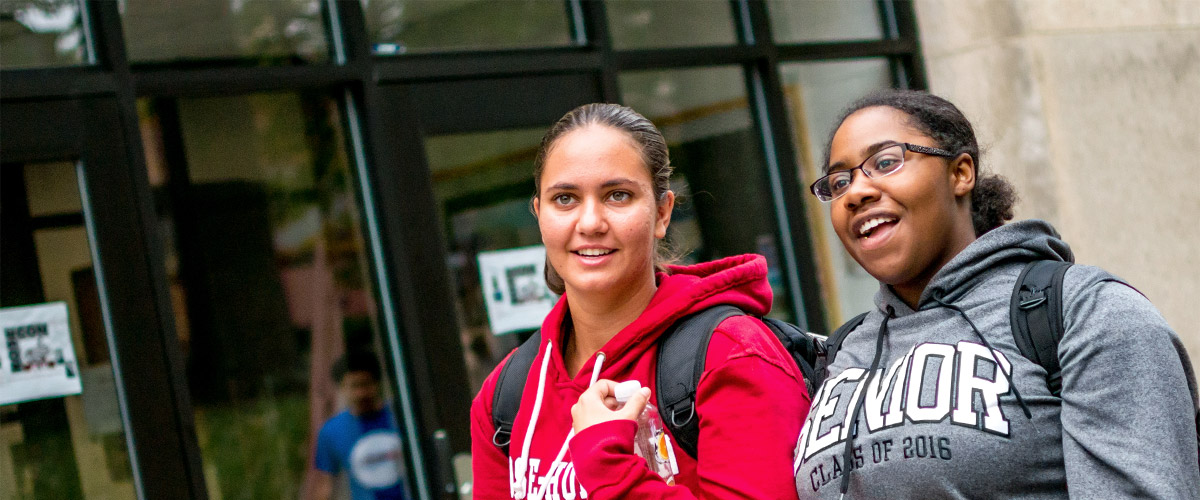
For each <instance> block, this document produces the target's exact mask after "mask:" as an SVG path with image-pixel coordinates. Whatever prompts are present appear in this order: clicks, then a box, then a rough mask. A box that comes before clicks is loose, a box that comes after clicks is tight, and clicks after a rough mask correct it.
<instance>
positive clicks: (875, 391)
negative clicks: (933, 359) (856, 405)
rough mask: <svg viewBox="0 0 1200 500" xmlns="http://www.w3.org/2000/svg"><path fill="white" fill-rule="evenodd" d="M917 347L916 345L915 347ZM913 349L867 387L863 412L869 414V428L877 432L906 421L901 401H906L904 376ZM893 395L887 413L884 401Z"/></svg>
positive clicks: (906, 372)
mask: <svg viewBox="0 0 1200 500" xmlns="http://www.w3.org/2000/svg"><path fill="white" fill-rule="evenodd" d="M914 349H915V347H914ZM912 354H913V349H909V350H908V354H905V355H904V356H903V357H901V358H900V359H897V360H896V361H895V362H893V363H892V366H891V368H889V369H888V371H887V375H886V376H884V377H876V378H875V380H874V381H872V382H871V387H868V388H867V399H866V400H865V401H864V403H863V413H865V414H866V415H867V429H868V430H869V431H870V432H875V431H877V430H879V429H883V428H887V427H891V426H893V425H898V424H900V423H901V422H903V421H904V413H903V411H902V410H901V407H900V405H901V403H903V402H904V392H903V391H904V378H905V376H906V375H907V374H908V362H909V360H910V359H912ZM889 394H890V395H891V404H889V405H888V411H887V413H886V414H885V413H883V402H884V400H885V399H887V397H888V395H889Z"/></svg>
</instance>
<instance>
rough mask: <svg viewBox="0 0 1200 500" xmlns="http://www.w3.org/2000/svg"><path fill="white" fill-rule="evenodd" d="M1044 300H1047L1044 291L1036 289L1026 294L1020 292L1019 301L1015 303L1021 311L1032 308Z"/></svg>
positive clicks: (1044, 301)
mask: <svg viewBox="0 0 1200 500" xmlns="http://www.w3.org/2000/svg"><path fill="white" fill-rule="evenodd" d="M1046 300H1047V299H1046V292H1045V291H1044V290H1038V291H1036V292H1032V293H1030V294H1028V295H1027V294H1024V293H1022V294H1021V302H1020V303H1019V304H1017V307H1018V308H1020V309H1021V310H1022V311H1028V310H1030V309H1033V308H1035V307H1037V306H1040V305H1042V304H1044V303H1046Z"/></svg>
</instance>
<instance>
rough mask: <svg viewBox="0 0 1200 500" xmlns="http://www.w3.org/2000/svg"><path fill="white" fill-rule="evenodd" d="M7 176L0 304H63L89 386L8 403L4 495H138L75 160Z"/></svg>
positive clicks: (16, 169) (79, 499)
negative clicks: (74, 392)
mask: <svg viewBox="0 0 1200 500" xmlns="http://www.w3.org/2000/svg"><path fill="white" fill-rule="evenodd" d="M0 176H2V177H3V179H2V180H0V185H3V190H4V197H3V199H0V204H3V208H2V209H0V213H3V214H4V223H3V224H2V225H0V231H2V235H0V245H3V251H2V252H0V256H2V257H0V258H2V259H3V262H2V263H0V268H3V273H2V274H0V287H2V288H3V293H2V294H0V295H2V297H3V298H2V299H0V307H3V308H9V307H18V306H29V305H36V304H42V303H46V302H60V301H61V302H63V303H65V304H66V310H67V314H68V325H69V332H70V343H71V345H72V347H73V348H74V355H75V360H76V362H77V366H78V377H79V381H80V382H81V385H82V388H83V392H82V393H81V394H78V395H69V396H65V397H51V398H46V399H40V400H33V401H23V402H17V403H13V404H5V405H0V498H4V499H10V498H11V499H36V500H90V499H114V500H118V499H132V498H135V492H134V485H133V474H132V470H131V467H130V461H129V455H128V448H127V446H126V440H125V428H124V424H123V423H122V421H121V412H120V406H119V403H118V401H117V391H116V384H115V377H114V375H113V369H112V362H111V361H110V359H111V358H110V353H109V348H108V340H107V336H106V332H105V327H104V321H103V318H102V316H101V312H100V295H99V293H100V292H99V289H98V288H97V286H96V277H95V269H94V268H93V266H92V256H91V247H90V245H89V242H88V235H87V231H86V229H85V228H84V215H83V213H82V203H81V199H80V191H79V183H78V182H79V180H78V176H77V175H76V164H74V163H70V162H63V163H46V164H26V165H22V164H11V163H5V164H4V165H2V166H0ZM10 355H11V353H8V352H6V353H5V356H6V357H8V356H10Z"/></svg>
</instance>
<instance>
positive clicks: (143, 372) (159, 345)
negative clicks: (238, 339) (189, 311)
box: [0, 98, 203, 500]
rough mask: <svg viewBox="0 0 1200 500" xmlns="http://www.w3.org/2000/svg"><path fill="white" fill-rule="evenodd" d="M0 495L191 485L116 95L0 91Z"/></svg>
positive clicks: (109, 493)
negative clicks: (19, 97) (44, 97)
mask: <svg viewBox="0 0 1200 500" xmlns="http://www.w3.org/2000/svg"><path fill="white" fill-rule="evenodd" d="M0 121H2V124H0V127H2V128H3V130H4V137H3V157H2V158H0V191H2V193H0V218H2V221H0V232H2V234H0V269H2V270H3V271H2V272H0V322H2V323H3V335H4V337H5V343H4V361H3V363H2V366H0V367H2V368H3V371H4V373H3V374H0V498H5V499H9V498H11V499H39V500H41V499H46V500H49V499H54V500H59V499H68V500H75V499H80V500H82V499H132V498H188V497H192V496H194V494H195V492H197V491H203V484H202V482H200V480H199V475H198V474H197V472H198V471H197V470H196V469H195V468H194V467H193V466H192V462H191V461H190V460H189V459H188V457H189V455H190V450H191V449H193V447H194V444H195V441H194V437H193V436H192V435H191V434H190V432H189V429H190V427H189V425H188V424H187V422H186V419H185V418H184V416H183V415H181V414H180V413H179V411H178V410H179V408H180V407H182V406H184V405H186V399H184V398H185V397H186V396H185V395H182V394H180V393H179V391H178V388H179V387H178V385H177V383H178V380H177V379H176V378H174V377H173V376H172V374H173V373H175V372H174V370H173V369H174V368H175V367H177V365H175V364H174V360H175V359H176V358H175V357H174V353H173V352H172V350H171V346H172V344H170V343H167V342H164V337H163V332H164V331H165V329H164V328H163V326H164V324H169V316H166V315H164V313H165V312H166V311H164V310H163V308H162V307H161V305H162V304H163V302H162V301H161V300H159V299H160V298H162V296H161V295H160V294H158V293H156V287H155V286H154V282H153V280H152V276H153V274H154V272H153V267H152V266H151V265H150V262H151V259H150V258H148V256H151V255H154V252H153V251H152V250H151V248H152V241H151V240H150V239H149V238H147V234H148V233H147V231H146V226H145V221H146V219H145V218H143V217H142V216H143V215H144V212H143V211H142V210H143V209H144V208H145V206H144V203H145V202H146V201H147V197H146V196H144V195H145V194H146V192H145V191H144V190H141V189H139V188H138V185H137V183H136V177H134V176H132V175H130V174H131V172H130V168H129V165H130V164H131V162H130V161H129V160H130V158H131V156H130V154H129V149H128V147H127V142H126V141H125V137H127V136H128V135H127V132H128V131H127V130H125V129H122V128H121V127H120V126H114V124H119V123H121V120H120V119H119V113H118V106H117V103H116V100H115V99H101V98H96V99H78V100H57V101H48V102H4V103H3V106H2V109H0Z"/></svg>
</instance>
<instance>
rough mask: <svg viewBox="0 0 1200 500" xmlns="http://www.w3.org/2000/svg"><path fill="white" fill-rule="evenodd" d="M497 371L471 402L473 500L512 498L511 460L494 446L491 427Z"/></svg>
mask: <svg viewBox="0 0 1200 500" xmlns="http://www.w3.org/2000/svg"><path fill="white" fill-rule="evenodd" d="M505 362H507V360H505ZM500 366H504V363H501V364H500ZM498 370H499V368H497V371H496V372H492V374H491V376H489V377H488V379H487V380H486V381H485V382H484V383H483V388H482V389H480V391H479V395H477V396H475V401H474V402H472V403H471V474H472V476H473V477H472V479H471V490H472V492H473V493H472V494H473V495H474V496H473V497H472V498H475V499H476V500H492V499H503V500H508V499H509V498H510V496H509V493H508V491H509V487H508V457H506V456H505V455H504V453H503V452H502V451H501V450H500V448H498V447H496V445H494V444H492V435H493V434H494V433H495V432H496V428H495V426H494V425H493V424H492V394H493V393H494V392H495V390H496V377H497V375H498Z"/></svg>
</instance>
